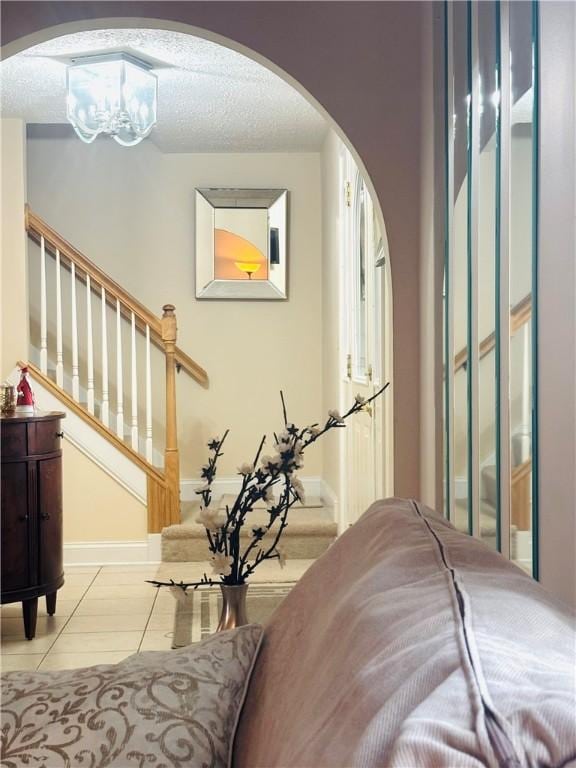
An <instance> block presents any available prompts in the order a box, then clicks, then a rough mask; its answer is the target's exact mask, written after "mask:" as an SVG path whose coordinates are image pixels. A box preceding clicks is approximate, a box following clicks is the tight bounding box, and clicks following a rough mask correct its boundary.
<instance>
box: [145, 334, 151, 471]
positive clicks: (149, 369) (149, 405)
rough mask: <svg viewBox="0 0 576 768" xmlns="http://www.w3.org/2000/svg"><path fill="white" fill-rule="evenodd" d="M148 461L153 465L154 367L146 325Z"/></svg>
mask: <svg viewBox="0 0 576 768" xmlns="http://www.w3.org/2000/svg"><path fill="white" fill-rule="evenodd" d="M146 460H147V461H149V462H150V463H152V367H151V364H150V326H149V325H146Z"/></svg>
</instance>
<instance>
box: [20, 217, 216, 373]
mask: <svg viewBox="0 0 576 768" xmlns="http://www.w3.org/2000/svg"><path fill="white" fill-rule="evenodd" d="M25 222H26V231H27V232H28V234H29V235H30V236H31V237H33V238H34V239H35V240H39V238H41V237H43V238H44V240H45V242H46V243H47V244H48V245H50V246H51V248H52V249H58V251H59V252H60V257H61V259H62V257H64V258H65V259H67V260H68V262H73V263H74V265H75V267H76V275H77V276H78V277H79V278H80V279H81V280H83V281H85V278H86V275H89V276H90V280H91V282H92V283H96V284H98V285H100V286H102V287H103V288H104V290H105V291H106V293H107V295H108V298H109V300H110V302H111V303H112V299H114V300H116V299H118V300H119V302H120V305H121V308H122V310H123V313H124V316H125V317H127V316H129V314H130V313H131V312H134V316H135V318H136V322H137V325H138V328H139V330H141V331H143V330H145V327H146V325H148V326H149V327H150V338H151V341H152V342H153V343H154V344H155V346H157V347H159V348H160V349H164V344H163V341H162V322H161V320H160V318H159V317H157V316H156V315H155V314H154V313H153V312H151V311H150V310H149V309H148V308H147V307H145V306H144V305H143V304H141V303H140V302H139V301H138V299H135V298H134V296H132V295H131V294H129V293H128V291H125V290H124V288H122V286H121V285H118V283H117V282H116V281H115V280H113V279H112V278H111V277H109V276H108V275H107V274H106V273H105V272H104V271H103V270H101V269H100V267H98V266H96V264H94V262H92V261H90V259H89V258H88V257H87V256H85V255H84V254H83V253H81V252H80V251H79V250H78V249H77V248H74V246H73V245H71V244H70V243H69V242H68V241H67V240H65V239H64V238H63V237H62V235H60V234H59V233H58V232H56V230H54V229H52V227H51V226H50V225H49V224H47V223H46V222H45V221H44V220H43V219H41V218H40V217H39V216H37V215H36V214H35V213H34V212H33V211H31V210H30V207H29V206H28V205H27V206H26V211H25ZM78 270H80V273H79V272H78ZM82 273H83V274H82ZM174 356H175V363H176V369H177V370H180V369H183V370H184V371H186V373H188V374H189V375H190V376H192V378H193V379H194V380H195V381H197V382H198V383H199V384H201V385H202V386H203V387H207V386H208V374H207V373H206V371H205V370H204V368H202V367H201V366H200V365H198V363H197V362H196V361H195V360H193V359H192V358H191V357H190V355H187V354H186V353H185V352H184V351H183V350H181V349H180V348H179V347H175V350H174Z"/></svg>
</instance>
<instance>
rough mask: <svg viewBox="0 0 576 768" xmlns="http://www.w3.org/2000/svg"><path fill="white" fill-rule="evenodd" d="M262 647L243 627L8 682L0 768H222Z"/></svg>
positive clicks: (252, 629)
mask: <svg viewBox="0 0 576 768" xmlns="http://www.w3.org/2000/svg"><path fill="white" fill-rule="evenodd" d="M261 639H262V627H261V626H259V625H256V624H249V625H247V626H245V627H240V628H238V629H234V630H230V631H229V632H221V633H218V634H215V635H212V636H211V637H209V638H208V639H206V640H204V641H203V642H201V643H198V644H196V645H193V646H187V647H186V648H181V649H179V650H176V651H166V652H165V651H149V652H146V653H141V654H135V655H133V656H130V657H129V658H127V659H125V660H124V661H123V662H121V663H120V664H105V665H104V664H103V665H99V666H95V667H86V668H84V669H72V670H66V671H61V672H9V673H7V674H5V675H3V676H2V713H1V726H2V729H1V739H0V758H1V761H2V766H3V768H21V766H46V768H60V766H62V767H63V768H64V766H74V768H81V767H82V766H90V767H94V768H96V766H107V768H108V766H115V767H116V768H130V767H131V766H134V768H144V767H145V768H160V766H162V768H165V767H166V766H177V767H179V766H186V768H200V767H201V766H214V768H220V767H222V768H224V766H229V765H230V764H231V760H232V744H233V740H234V734H235V731H236V727H237V724H238V718H239V716H240V710H241V708H242V704H243V702H244V697H245V695H246V690H247V687H248V682H249V680H250V674H251V672H252V668H253V666H254V662H255V660H256V656H257V654H258V650H259V647H260V642H261Z"/></svg>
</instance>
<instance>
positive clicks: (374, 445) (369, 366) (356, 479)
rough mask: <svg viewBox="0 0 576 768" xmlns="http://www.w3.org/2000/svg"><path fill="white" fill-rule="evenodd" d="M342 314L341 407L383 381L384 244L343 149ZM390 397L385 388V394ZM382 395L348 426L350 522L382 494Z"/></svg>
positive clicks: (346, 517)
mask: <svg viewBox="0 0 576 768" xmlns="http://www.w3.org/2000/svg"><path fill="white" fill-rule="evenodd" d="M341 167H342V169H343V173H344V190H345V194H344V203H343V216H342V221H343V243H344V247H343V249H342V254H341V256H342V261H343V263H342V265H341V266H342V270H343V275H344V281H343V296H342V300H343V309H344V311H343V313H342V316H341V323H342V327H341V334H342V341H343V343H342V346H341V349H342V350H343V352H344V354H345V356H346V358H345V360H344V361H343V362H344V365H343V381H342V395H343V397H342V407H343V409H346V408H348V407H349V406H350V405H351V403H352V402H353V400H354V396H355V395H356V394H360V395H362V396H363V397H364V398H368V397H370V396H371V395H373V394H374V392H376V390H377V389H378V388H379V387H380V386H381V385H382V384H383V383H384V382H383V365H382V361H383V356H384V355H383V352H384V341H385V337H384V327H383V312H382V309H383V307H382V304H383V295H384V287H385V286H384V280H385V274H386V273H385V268H384V262H385V244H384V238H382V236H381V233H380V227H379V226H378V223H377V220H376V216H375V212H374V206H373V204H372V200H371V198H370V195H369V193H368V190H367V188H366V186H365V184H364V181H363V179H362V176H361V175H360V173H359V172H358V169H357V168H356V166H355V164H354V162H353V160H352V158H351V157H350V155H349V154H348V153H346V154H345V156H344V158H343V162H342V165H341ZM387 397H390V393H389V392H386V393H385V394H384V398H387ZM385 411H386V409H385V408H384V406H383V399H382V398H378V400H376V401H375V402H374V403H372V405H371V406H369V407H368V408H367V409H366V411H364V412H362V413H359V414H358V415H356V416H355V417H354V418H353V419H351V420H350V421H349V422H348V426H347V428H346V430H344V433H345V436H344V443H345V449H344V453H345V463H344V467H345V469H344V475H345V477H344V478H343V480H344V482H343V489H342V490H343V509H342V518H343V519H342V522H343V524H344V526H345V525H351V524H352V523H353V522H355V521H356V520H357V519H358V518H359V517H360V516H361V515H362V513H363V512H364V511H365V510H366V509H367V508H368V507H369V506H370V504H371V503H372V502H373V501H375V500H376V499H378V498H381V497H382V496H383V495H384V479H385V474H386V473H385V471H384V448H383V442H384V441H383V435H384V427H385V423H384V417H385Z"/></svg>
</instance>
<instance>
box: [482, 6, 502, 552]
mask: <svg viewBox="0 0 576 768" xmlns="http://www.w3.org/2000/svg"><path fill="white" fill-rule="evenodd" d="M496 49H497V30H496V4H495V3H493V2H485V3H478V76H479V95H480V102H479V105H478V109H479V112H480V114H479V123H480V126H479V128H480V157H479V163H478V340H479V351H478V358H479V382H478V423H479V436H478V444H479V462H480V535H481V537H482V538H483V539H484V541H485V542H486V543H487V544H489V545H490V546H491V547H493V548H496V547H497V543H498V542H497V528H498V526H497V518H498V514H497V509H498V505H499V494H498V480H497V478H498V470H497V455H496V453H497V451H496V433H497V418H496V396H497V386H498V385H497V371H496V354H495V345H496V339H495V331H496V300H497V296H496V285H497V278H496V276H497V271H496V270H497V264H496V189H497V156H496V151H497V147H496V120H497V114H498V112H497V110H498V93H497V80H496V66H497V63H496Z"/></svg>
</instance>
